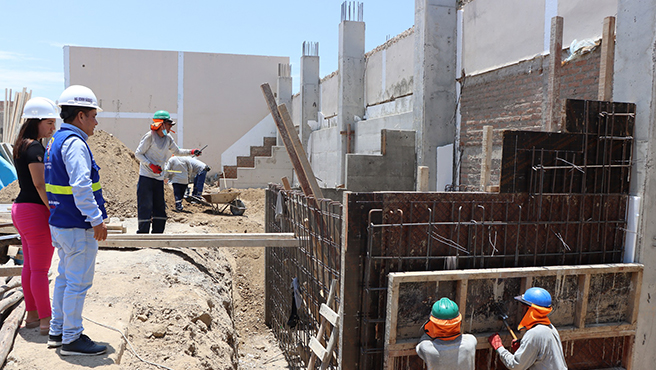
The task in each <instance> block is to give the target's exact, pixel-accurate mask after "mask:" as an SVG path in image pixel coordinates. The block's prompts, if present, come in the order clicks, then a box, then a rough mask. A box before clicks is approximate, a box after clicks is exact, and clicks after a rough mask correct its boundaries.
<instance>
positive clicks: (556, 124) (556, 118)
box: [543, 17, 563, 132]
mask: <svg viewBox="0 0 656 370" xmlns="http://www.w3.org/2000/svg"><path fill="white" fill-rule="evenodd" d="M562 52H563V17H553V18H551V41H550V43H549V67H548V71H549V75H548V77H547V81H548V87H547V112H546V113H547V114H546V120H545V122H544V125H543V127H544V131H549V132H553V131H558V130H559V129H560V105H559V104H558V102H559V101H560V74H561V72H560V70H561V63H562Z"/></svg>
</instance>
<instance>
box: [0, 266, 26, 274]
mask: <svg viewBox="0 0 656 370" xmlns="http://www.w3.org/2000/svg"><path fill="white" fill-rule="evenodd" d="M22 272H23V266H0V276H21V273H22Z"/></svg>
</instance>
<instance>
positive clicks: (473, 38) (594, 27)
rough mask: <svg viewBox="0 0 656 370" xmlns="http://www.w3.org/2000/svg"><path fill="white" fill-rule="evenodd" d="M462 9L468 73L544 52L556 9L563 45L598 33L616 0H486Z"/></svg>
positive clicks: (615, 5)
mask: <svg viewBox="0 0 656 370" xmlns="http://www.w3.org/2000/svg"><path fill="white" fill-rule="evenodd" d="M463 9H464V11H463V21H464V39H463V47H464V50H463V68H464V69H465V72H466V74H473V73H477V72H481V71H486V70H490V69H493V68H498V67H500V66H503V65H507V64H510V63H514V62H517V61H520V60H524V59H531V58H533V57H534V56H535V55H537V54H542V53H548V51H549V36H550V35H549V32H550V31H549V30H550V20H551V18H552V17H554V16H557V15H558V16H561V17H563V18H564V26H563V46H564V47H568V46H569V45H570V43H571V42H572V40H573V39H577V40H583V39H587V38H598V37H600V36H601V26H602V24H603V20H604V18H605V17H607V16H614V15H616V14H617V0H594V1H590V0H578V1H562V0H561V1H558V0H538V1H525V0H487V1H472V2H469V3H467V4H466V5H465V6H464V7H463ZM518 30H521V32H518Z"/></svg>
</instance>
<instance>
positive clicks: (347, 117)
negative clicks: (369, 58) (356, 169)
mask: <svg viewBox="0 0 656 370" xmlns="http://www.w3.org/2000/svg"><path fill="white" fill-rule="evenodd" d="M344 4H346V3H344ZM343 7H344V5H342V8H343ZM353 8H355V7H353ZM357 9H358V11H357V12H353V13H349V12H347V13H345V12H344V11H342V22H341V23H340V24H339V62H338V69H339V90H338V96H337V99H338V106H337V127H339V129H340V131H341V132H342V134H341V140H339V143H340V148H339V149H338V150H339V151H340V152H341V163H340V184H345V183H346V178H345V173H346V153H348V151H349V149H348V146H347V145H348V141H347V136H346V132H347V131H348V130H347V126H348V125H351V124H353V123H355V122H356V118H355V117H358V118H359V119H361V118H362V116H364V67H365V66H364V22H363V21H362V12H361V9H362V7H361V6H359V7H357ZM351 19H356V20H351Z"/></svg>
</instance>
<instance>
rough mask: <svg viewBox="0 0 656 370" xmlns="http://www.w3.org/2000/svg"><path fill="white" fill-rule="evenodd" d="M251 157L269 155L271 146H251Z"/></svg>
mask: <svg viewBox="0 0 656 370" xmlns="http://www.w3.org/2000/svg"><path fill="white" fill-rule="evenodd" d="M251 157H271V147H270V146H269V147H267V146H252V147H251Z"/></svg>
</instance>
